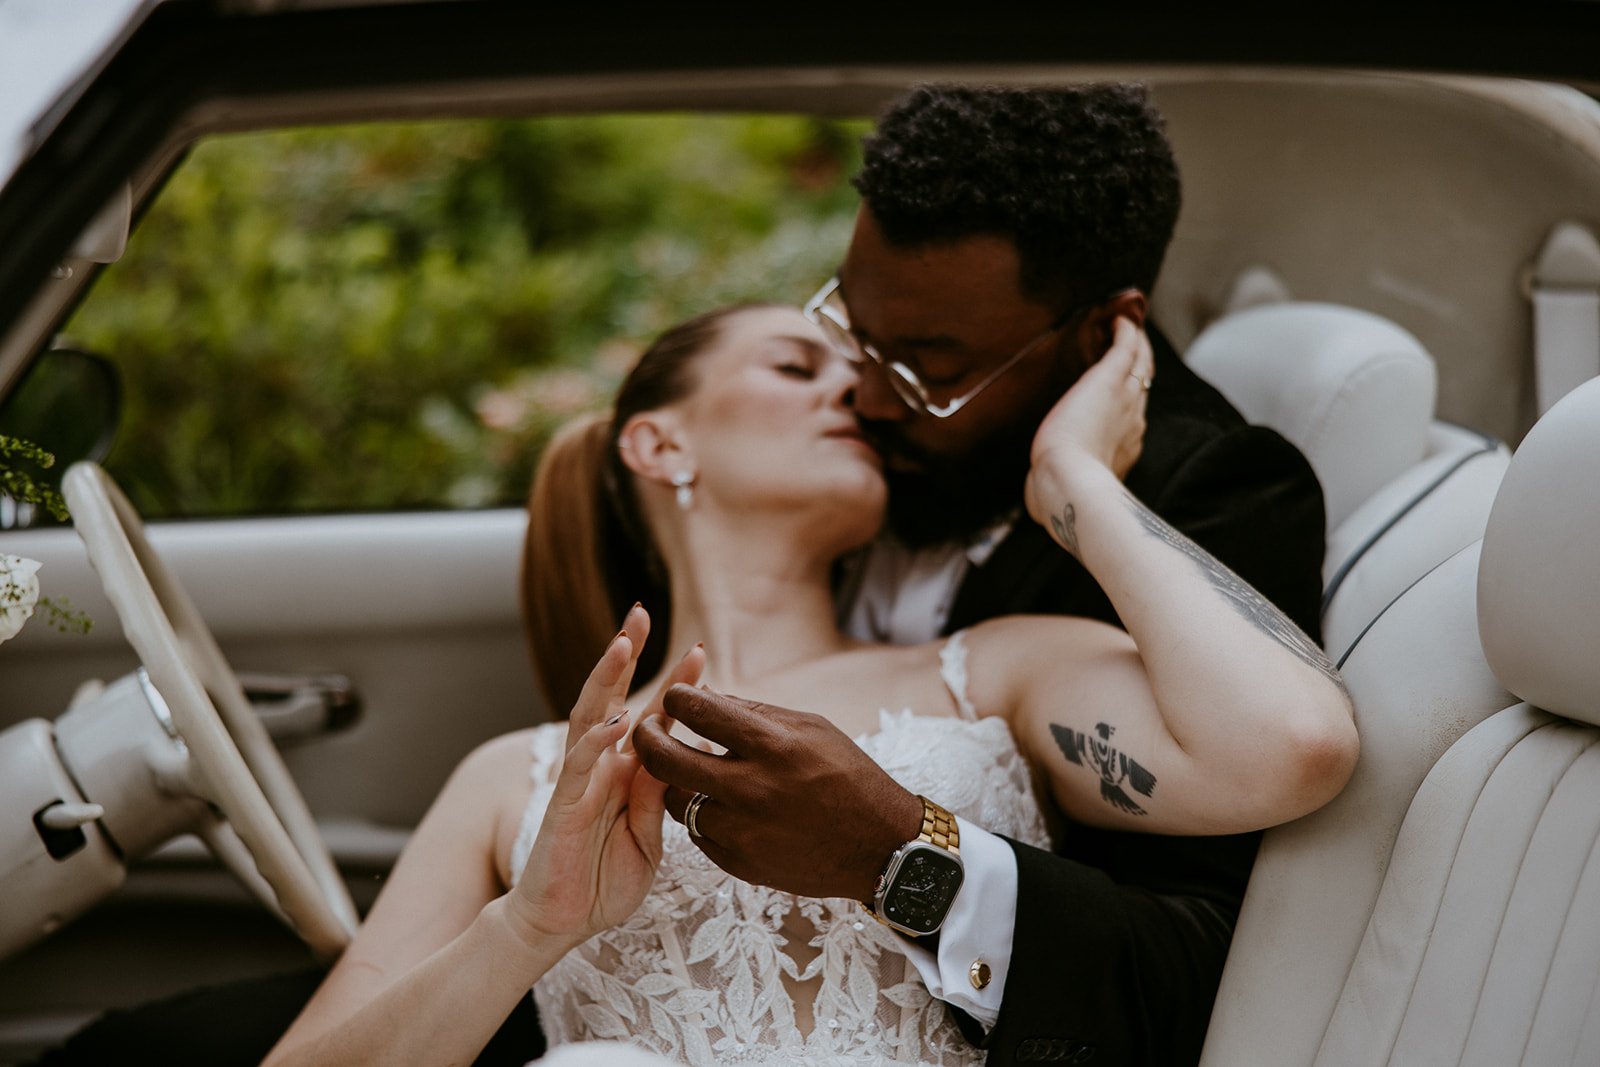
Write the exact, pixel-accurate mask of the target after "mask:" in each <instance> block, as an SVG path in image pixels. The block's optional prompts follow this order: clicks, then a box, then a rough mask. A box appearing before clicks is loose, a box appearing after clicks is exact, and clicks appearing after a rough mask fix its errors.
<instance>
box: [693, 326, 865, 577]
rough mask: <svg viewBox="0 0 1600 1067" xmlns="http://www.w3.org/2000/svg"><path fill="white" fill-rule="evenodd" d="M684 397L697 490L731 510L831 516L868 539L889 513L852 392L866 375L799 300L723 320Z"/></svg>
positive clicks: (845, 530)
mask: <svg viewBox="0 0 1600 1067" xmlns="http://www.w3.org/2000/svg"><path fill="white" fill-rule="evenodd" d="M694 373H695V377H696V379H697V382H698V384H697V387H696V388H695V390H694V392H693V393H692V394H691V395H690V397H689V398H688V399H687V400H686V401H684V402H683V405H682V408H681V412H682V417H683V426H684V429H685V431H686V433H687V435H688V441H689V444H690V448H691V449H692V452H693V456H694V460H695V463H696V468H697V470H696V473H697V478H696V481H695V497H696V499H699V498H700V497H701V496H702V494H704V495H706V496H707V497H708V499H713V500H715V501H716V502H717V503H718V505H719V506H721V507H723V508H725V509H728V510H731V511H735V512H737V511H740V510H752V511H754V510H772V509H774V508H777V509H793V510H796V511H812V512H816V513H818V514H820V515H823V516H826V517H827V521H828V523H829V527H830V529H834V528H836V529H837V531H838V533H839V534H840V535H841V536H842V537H845V538H846V539H847V540H850V541H851V546H850V547H853V546H854V545H856V544H861V543H864V542H865V541H866V540H868V539H869V538H871V537H872V536H873V535H874V534H875V533H876V532H877V530H878V527H879V526H880V525H881V524H882V521H883V511H884V504H885V500H886V496H887V491H886V488H885V483H884V479H883V473H882V469H883V468H882V461H881V459H880V458H879V456H878V454H877V452H876V451H874V450H873V448H872V446H871V445H869V444H868V443H867V441H866V438H865V437H864V436H863V435H862V433H861V430H860V427H859V425H858V424H857V422H856V416H855V411H854V409H853V408H852V401H853V398H854V392H855V387H856V383H857V381H858V379H859V376H858V374H857V372H856V368H855V366H854V365H853V364H851V363H850V362H849V361H847V360H846V359H845V358H844V357H843V356H841V355H839V353H838V352H837V351H836V350H835V349H834V348H833V347H832V346H831V345H829V344H828V342H827V340H826V338H824V336H823V335H822V333H821V332H820V331H819V330H818V328H817V327H816V326H814V325H812V324H811V323H810V322H808V321H807V320H806V318H805V316H804V315H802V314H801V313H800V312H799V311H798V310H797V309H791V308H752V309H750V310H748V311H742V312H738V313H736V314H734V315H732V316H730V317H729V318H727V319H725V320H724V321H723V323H722V328H721V331H720V335H719V337H718V339H717V341H716V342H715V343H714V344H713V345H712V346H711V347H710V348H709V349H707V350H706V351H705V352H703V353H701V355H700V357H699V358H698V359H697V360H696V363H695V368H694Z"/></svg>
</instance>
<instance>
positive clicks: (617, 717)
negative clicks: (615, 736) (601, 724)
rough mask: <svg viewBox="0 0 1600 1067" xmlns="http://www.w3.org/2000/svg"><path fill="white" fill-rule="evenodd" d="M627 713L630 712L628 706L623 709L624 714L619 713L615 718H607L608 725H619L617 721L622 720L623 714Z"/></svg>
mask: <svg viewBox="0 0 1600 1067" xmlns="http://www.w3.org/2000/svg"><path fill="white" fill-rule="evenodd" d="M626 714H628V709H627V708H623V709H622V715H617V716H615V717H614V718H611V719H607V720H606V725H607V726H615V725H617V723H619V722H621V721H622V716H623V715H626Z"/></svg>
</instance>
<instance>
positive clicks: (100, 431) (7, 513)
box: [0, 348, 122, 529]
mask: <svg viewBox="0 0 1600 1067" xmlns="http://www.w3.org/2000/svg"><path fill="white" fill-rule="evenodd" d="M121 413H122V380H121V378H119V377H118V375H117V368H116V366H115V365H114V364H113V363H112V362H111V361H110V360H108V359H106V358H104V357H103V356H97V355H93V354H92V353H89V352H81V351H79V350H78V349H75V348H52V349H50V350H49V351H48V352H45V353H43V354H41V355H40V356H39V358H38V359H36V360H34V361H33V365H32V366H30V367H29V368H28V370H27V371H26V373H24V374H23V376H22V380H21V381H19V382H18V383H17V386H16V388H15V389H13V390H12V391H11V394H10V395H9V396H7V397H6V398H5V400H4V402H0V434H3V435H5V436H7V437H17V438H21V439H22V440H24V441H31V442H32V443H34V444H36V445H38V446H39V447H40V448H42V449H44V450H45V451H46V452H49V453H52V454H53V455H54V456H55V457H56V464H55V466H54V467H51V468H50V469H49V470H47V471H43V472H41V474H40V475H39V476H38V477H37V480H38V481H40V482H42V483H43V484H46V485H48V486H49V487H50V488H52V489H55V490H57V491H59V490H60V488H61V476H62V475H63V474H64V473H65V472H66V469H67V468H68V467H70V466H72V465H73V464H74V463H76V462H78V461H79V460H81V459H91V460H94V461H95V462H99V461H100V460H102V459H104V458H105V457H106V454H107V453H109V452H110V451H111V443H112V441H113V440H114V439H115V438H116V435H117V424H118V422H119V421H120V418H121ZM40 521H46V522H48V521H51V520H50V519H49V516H48V515H47V514H45V513H43V512H41V511H40V510H39V509H37V508H35V507H34V506H33V505H32V504H28V503H26V502H24V501H19V500H13V499H12V498H11V497H9V496H5V495H0V529H15V528H18V527H24V526H31V525H33V524H35V523H36V522H40Z"/></svg>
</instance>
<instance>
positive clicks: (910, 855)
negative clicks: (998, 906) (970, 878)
mask: <svg viewBox="0 0 1600 1067" xmlns="http://www.w3.org/2000/svg"><path fill="white" fill-rule="evenodd" d="M961 880H962V871H961V861H960V860H958V859H956V857H954V856H952V855H950V853H948V852H946V851H945V850H944V849H942V848H935V847H934V846H932V845H917V846H913V847H912V848H911V849H909V850H908V851H907V852H906V854H905V855H904V856H903V857H902V858H901V860H900V865H899V866H898V867H897V868H896V869H895V871H894V872H893V874H892V875H891V876H890V879H889V888H888V890H887V891H886V892H885V893H884V895H883V917H884V918H885V919H888V920H889V921H890V922H891V923H893V924H895V925H896V926H900V927H903V928H905V929H906V930H908V931H910V932H911V933H914V934H931V933H933V932H934V931H935V930H937V929H939V927H940V925H942V924H943V923H944V917H945V913H946V912H948V911H949V910H950V904H951V902H952V901H954V900H955V899H956V892H957V890H959V889H960V888H961Z"/></svg>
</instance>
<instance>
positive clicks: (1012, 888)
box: [905, 816, 1017, 1029]
mask: <svg viewBox="0 0 1600 1067" xmlns="http://www.w3.org/2000/svg"><path fill="white" fill-rule="evenodd" d="M956 825H957V826H958V827H960V829H961V865H962V867H963V868H964V869H965V872H966V877H965V879H964V880H963V881H962V883H961V892H959V893H957V894H956V900H955V903H954V904H952V905H951V907H950V914H948V915H947V916H945V920H944V926H943V927H941V928H940V930H939V954H938V956H937V957H935V955H934V954H933V953H932V952H930V951H928V950H927V949H926V948H923V947H922V946H921V945H918V944H916V943H915V942H914V941H910V940H907V941H906V942H905V948H906V955H907V956H908V957H909V958H910V960H911V963H912V965H913V966H915V967H916V968H917V971H918V973H919V974H921V975H922V981H923V982H924V983H925V984H926V985H927V987H928V992H930V993H932V994H933V995H934V996H935V997H937V998H938V999H939V1000H942V1001H944V1002H945V1003H947V1004H953V1005H955V1006H956V1007H958V1008H960V1009H961V1010H962V1011H964V1012H966V1013H967V1014H968V1015H970V1016H972V1017H973V1018H974V1019H976V1020H978V1022H980V1023H982V1024H983V1026H984V1029H988V1028H990V1027H992V1026H993V1025H994V1024H995V1020H996V1019H998V1018H999V1017H1000V1000H1001V998H1002V996H1004V994H1005V988H1006V972H1007V971H1008V970H1009V969H1010V966H1011V938H1012V935H1013V933H1014V932H1015V930H1016V924H1017V856H1016V853H1014V852H1012V851H1011V846H1010V845H1008V844H1006V843H1005V842H1004V841H1002V840H1000V839H999V838H998V837H996V836H995V835H994V834H991V833H990V832H989V831H987V830H983V829H980V828H979V827H977V826H974V825H972V824H971V823H969V822H968V821H967V820H965V819H963V818H961V817H959V816H957V817H956ZM979 963H984V964H987V965H988V968H989V982H988V984H987V985H985V986H984V987H983V988H982V989H978V988H976V986H975V985H974V982H973V978H972V974H973V971H975V970H977V969H978V967H977V965H978V964H979Z"/></svg>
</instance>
